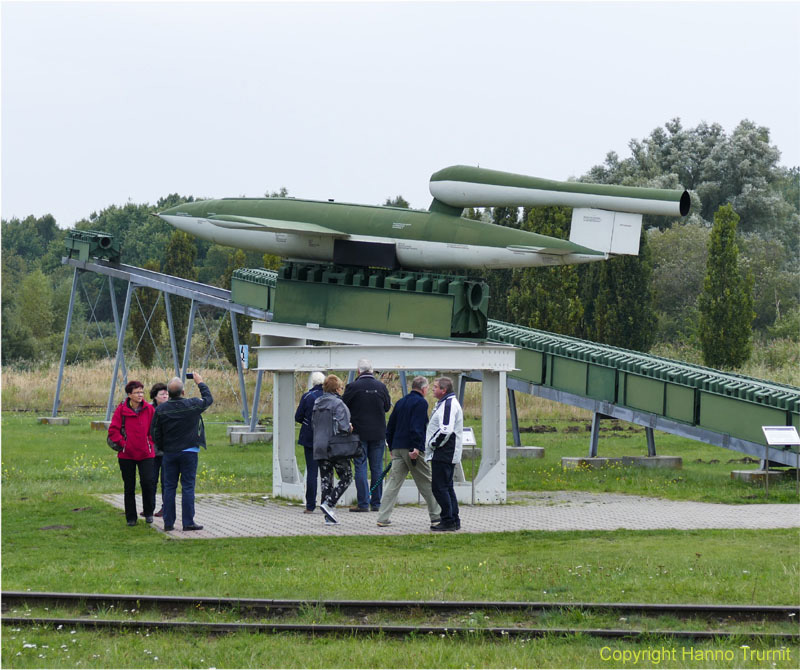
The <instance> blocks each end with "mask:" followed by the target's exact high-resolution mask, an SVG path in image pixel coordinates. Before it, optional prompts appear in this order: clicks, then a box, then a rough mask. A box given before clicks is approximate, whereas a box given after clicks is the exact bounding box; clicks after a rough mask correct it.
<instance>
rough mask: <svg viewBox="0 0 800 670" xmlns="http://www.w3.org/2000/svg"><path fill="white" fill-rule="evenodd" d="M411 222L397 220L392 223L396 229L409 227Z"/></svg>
mask: <svg viewBox="0 0 800 670" xmlns="http://www.w3.org/2000/svg"><path fill="white" fill-rule="evenodd" d="M410 225H411V224H410V223H403V222H402V221H395V222H394V223H393V224H392V228H394V229H395V230H403V228H408V227H409V226H410Z"/></svg>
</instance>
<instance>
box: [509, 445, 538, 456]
mask: <svg viewBox="0 0 800 670" xmlns="http://www.w3.org/2000/svg"><path fill="white" fill-rule="evenodd" d="M506 456H508V457H509V458H515V457H516V458H544V447H506Z"/></svg>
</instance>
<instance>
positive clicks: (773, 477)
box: [731, 470, 796, 486]
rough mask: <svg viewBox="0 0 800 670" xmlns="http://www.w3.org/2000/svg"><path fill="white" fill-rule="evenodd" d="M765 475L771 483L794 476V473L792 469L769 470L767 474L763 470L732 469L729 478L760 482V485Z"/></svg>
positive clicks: (752, 482)
mask: <svg viewBox="0 0 800 670" xmlns="http://www.w3.org/2000/svg"><path fill="white" fill-rule="evenodd" d="M767 476H769V481H770V483H771V482H779V481H781V480H782V479H787V478H789V477H792V478H794V477H795V476H796V475H795V471H794V470H770V471H769V475H767V472H766V471H765V470H734V471H733V472H731V479H738V480H740V481H743V482H749V483H751V484H760V485H761V486H763V485H764V480H765V479H766V478H767Z"/></svg>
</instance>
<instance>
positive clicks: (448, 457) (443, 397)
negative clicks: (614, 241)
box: [425, 377, 464, 531]
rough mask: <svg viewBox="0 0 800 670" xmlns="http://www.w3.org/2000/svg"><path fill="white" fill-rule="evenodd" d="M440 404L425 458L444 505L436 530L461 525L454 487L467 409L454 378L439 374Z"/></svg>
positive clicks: (435, 388)
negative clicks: (456, 389) (454, 387)
mask: <svg viewBox="0 0 800 670" xmlns="http://www.w3.org/2000/svg"><path fill="white" fill-rule="evenodd" d="M433 395H434V396H436V400H437V401H438V402H437V403H436V407H434V409H433V414H431V419H430V421H429V422H428V429H427V432H426V434H425V460H426V461H431V488H432V489H433V496H434V497H435V498H436V502H438V503H439V506H440V507H441V508H442V515H441V516H442V520H441V521H440V522H439V523H438V524H435V525H432V526H431V530H433V531H454V530H459V529H460V528H461V519H460V518H459V516H458V500H456V492H455V490H454V489H453V472H454V470H455V466H456V463H460V462H461V445H462V442H463V437H464V412H463V411H462V410H461V405H459V403H458V399H457V398H456V396H455V393H453V380H452V379H450V378H449V377H439V378H438V379H437V380H435V381H434V382H433Z"/></svg>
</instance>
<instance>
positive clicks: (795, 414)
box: [473, 321, 800, 467]
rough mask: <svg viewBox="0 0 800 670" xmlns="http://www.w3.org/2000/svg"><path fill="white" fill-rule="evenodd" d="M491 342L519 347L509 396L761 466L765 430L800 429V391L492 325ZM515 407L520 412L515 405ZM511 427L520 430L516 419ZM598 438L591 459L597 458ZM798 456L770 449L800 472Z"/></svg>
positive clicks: (777, 460)
mask: <svg viewBox="0 0 800 670" xmlns="http://www.w3.org/2000/svg"><path fill="white" fill-rule="evenodd" d="M488 339H489V340H490V341H493V342H502V343H504V344H512V345H514V346H516V347H519V349H518V351H517V356H516V367H517V368H518V369H517V370H516V371H514V372H510V373H509V374H508V377H507V385H508V388H509V390H510V391H522V392H524V393H530V394H532V395H536V396H540V397H543V398H547V399H549V400H555V401H556V402H562V403H566V404H570V405H574V406H577V407H582V408H584V409H588V410H590V411H592V412H595V413H596V415H603V416H608V417H614V418H618V419H623V420H625V421H630V422H632V423H636V424H638V425H642V426H645V427H647V428H649V429H655V430H660V431H662V432H666V433H672V434H676V435H680V436H682V437H688V438H691V439H695V440H700V441H703V442H706V443H708V444H713V445H716V446H720V447H725V448H726V449H734V450H736V451H739V452H742V453H745V454H749V455H751V456H753V457H755V458H765V454H766V452H765V449H766V441H765V439H764V434H763V432H762V431H761V426H795V427H798V428H800V389H798V388H796V387H794V386H788V385H784V384H777V383H774V382H767V381H763V380H760V379H753V378H750V377H744V376H741V375H735V374H731V373H726V372H721V371H719V370H713V369H711V368H706V367H702V366H699V365H691V364H689V363H681V362H678V361H674V360H669V359H665V358H660V357H658V356H653V355H650V354H643V353H640V352H636V351H629V350H626V349H619V348H617V347H611V346H608V345H605V344H597V343H594V342H588V341H586V340H579V339H577V338H573V337H567V336H565V335H555V334H553V333H547V332H544V331H540V330H534V329H532V328H525V327H523V326H516V325H513V324H510V323H503V322H502V321H489V323H488ZM479 377H480V375H479V374H475V375H473V378H479ZM511 407H512V410H513V402H512V403H511ZM512 420H514V422H515V417H512ZM595 425H596V422H595ZM593 433H594V435H593V437H594V439H593V440H592V446H591V449H590V454H589V455H590V456H596V455H597V454H596V448H597V441H596V432H595V431H593ZM796 449H797V448H796V447H795V451H792V450H791V448H789V447H787V448H785V449H779V448H775V447H771V448H770V449H769V460H770V461H772V462H774V463H781V464H783V465H787V466H791V467H798V454H797V451H796ZM592 452H594V453H592ZM651 455H654V454H651Z"/></svg>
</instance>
